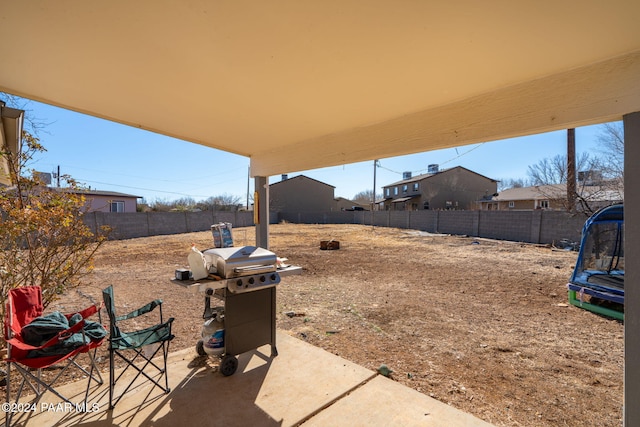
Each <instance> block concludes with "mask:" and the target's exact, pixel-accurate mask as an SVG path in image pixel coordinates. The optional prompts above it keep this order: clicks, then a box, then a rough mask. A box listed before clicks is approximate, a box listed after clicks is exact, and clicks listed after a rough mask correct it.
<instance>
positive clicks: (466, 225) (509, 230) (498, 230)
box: [278, 210, 587, 244]
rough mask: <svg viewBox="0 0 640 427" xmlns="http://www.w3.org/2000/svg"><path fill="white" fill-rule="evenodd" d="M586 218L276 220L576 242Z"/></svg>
mask: <svg viewBox="0 0 640 427" xmlns="http://www.w3.org/2000/svg"><path fill="white" fill-rule="evenodd" d="M586 219H587V217H586V216H585V215H583V214H579V215H570V214H568V213H565V212H558V211H545V210H529V211H438V210H420V211H375V212H359V211H355V212H325V213H298V214H287V215H285V214H282V213H281V214H279V215H278V220H279V221H288V222H295V223H306V224H364V225H371V224H373V225H374V226H378V227H397V228H407V229H412V230H421V231H426V232H429V233H442V234H457V235H467V236H474V237H485V238H490V239H500V240H512V241H516V242H528V243H545V244H546V243H554V242H559V241H560V240H562V239H567V240H569V241H571V242H579V241H580V234H581V232H582V226H583V225H584V222H585V221H586Z"/></svg>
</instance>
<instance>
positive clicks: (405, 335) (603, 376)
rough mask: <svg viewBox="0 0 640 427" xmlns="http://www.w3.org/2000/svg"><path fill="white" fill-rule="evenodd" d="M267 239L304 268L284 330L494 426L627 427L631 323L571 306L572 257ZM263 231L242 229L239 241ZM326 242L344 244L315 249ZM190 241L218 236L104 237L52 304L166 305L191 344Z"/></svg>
mask: <svg viewBox="0 0 640 427" xmlns="http://www.w3.org/2000/svg"><path fill="white" fill-rule="evenodd" d="M270 232H271V235H270V249H271V250H272V251H274V252H275V253H276V254H277V255H278V256H280V257H286V258H288V259H289V261H290V262H291V263H292V264H295V265H299V266H302V267H303V269H304V270H303V274H302V275H300V276H290V277H286V278H284V279H283V281H282V283H281V284H280V285H278V294H277V295H278V303H277V307H278V309H277V314H276V315H277V327H278V329H280V330H283V331H286V332H288V333H289V334H291V335H293V336H295V337H298V338H299V339H302V340H306V341H307V342H309V343H311V344H313V345H316V346H318V347H321V348H323V349H325V350H327V351H329V352H331V353H334V354H337V355H339V356H341V357H343V358H345V359H348V360H351V361H353V362H355V363H357V364H359V365H361V366H364V367H366V368H369V369H372V370H375V369H377V368H378V367H379V366H380V365H381V364H383V363H384V364H386V365H387V366H389V367H390V368H391V369H392V370H393V374H392V375H391V377H392V378H393V379H394V380H396V381H398V382H400V383H402V384H404V385H406V386H408V387H411V388H413V389H415V390H418V391H419V392H421V393H424V394H426V395H429V396H432V397H433V398H435V399H438V400H440V401H442V402H445V403H447V404H450V405H452V406H454V407H456V408H458V409H461V410H463V411H466V412H469V413H472V414H474V415H475V416H477V417H479V418H481V419H483V420H486V421H488V422H490V423H493V424H495V425H497V426H559V425H568V426H619V425H621V424H622V401H623V398H622V397H623V385H622V378H623V365H624V356H623V341H624V340H623V325H622V323H620V322H618V321H615V320H611V319H607V318H604V317H600V316H598V315H595V314H593V313H590V312H587V311H585V310H581V309H579V308H576V307H573V306H568V305H567V291H566V288H565V284H566V282H567V279H568V278H569V276H570V274H571V272H572V269H573V266H574V263H575V260H576V256H577V254H576V253H575V252H568V251H563V250H557V249H554V248H550V247H543V246H539V245H531V244H521V243H514V242H505V241H495V240H487V239H476V238H471V237H460V236H435V235H429V234H427V233H421V232H418V231H412V230H402V229H394V228H375V229H373V228H372V227H370V226H360V225H294V224H277V225H272V226H271V227H270ZM254 236H255V235H254V229H253V228H252V227H251V228H246V229H245V228H242V229H234V238H235V242H236V246H241V245H250V244H252V243H253V242H254V241H255V240H254V239H255V237H254ZM330 239H334V240H337V241H339V242H340V249H339V250H331V251H323V250H320V241H321V240H330ZM192 242H193V243H195V244H196V245H197V247H198V248H200V249H206V248H209V247H211V246H212V245H213V240H212V237H211V233H209V232H201V233H190V234H181V235H172V236H156V237H149V238H140V239H130V240H124V241H112V242H108V243H107V244H106V245H105V246H104V247H103V248H102V249H101V251H100V253H99V254H98V256H97V259H96V262H95V271H94V272H93V273H92V274H91V275H90V276H89V277H87V278H86V279H85V284H83V285H82V287H81V288H79V289H76V290H72V291H69V293H68V294H67V295H65V296H63V298H62V299H61V300H60V301H58V302H56V303H54V305H53V306H51V307H49V310H54V309H59V310H61V311H73V310H75V309H76V308H79V307H82V306H84V305H86V304H87V303H88V301H89V300H90V299H93V300H96V301H100V300H101V289H102V288H103V287H106V286H107V285H109V284H113V285H114V287H115V295H116V301H117V303H118V309H119V311H120V313H124V312H125V311H128V310H131V309H133V308H137V306H139V305H142V304H143V303H146V302H148V301H149V300H150V299H151V298H162V299H164V301H165V305H164V309H165V314H166V315H168V316H173V317H175V318H176V320H175V323H174V331H175V334H176V339H175V340H174V341H173V342H172V344H171V346H172V350H177V349H181V348H186V347H191V346H195V343H196V341H197V340H198V338H199V335H200V329H201V326H202V311H203V308H204V307H203V306H204V298H203V295H202V294H197V293H196V294H193V293H191V292H189V291H187V290H185V289H183V288H181V287H179V286H177V285H175V284H172V283H171V282H170V279H171V278H172V277H173V274H174V270H175V269H176V268H180V267H188V263H187V255H188V253H189V249H190V246H191V243H192ZM286 313H288V315H287V314H286ZM105 350H106V346H103V348H102V349H101V352H102V356H101V366H102V368H103V369H104V372H107V368H108V366H107V365H108V359H107V358H106V353H105Z"/></svg>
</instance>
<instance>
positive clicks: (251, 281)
mask: <svg viewBox="0 0 640 427" xmlns="http://www.w3.org/2000/svg"><path fill="white" fill-rule="evenodd" d="M255 281H256V280H255V279H254V278H253V277H249V284H250V285H253V283H254V282H255Z"/></svg>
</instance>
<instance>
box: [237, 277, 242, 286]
mask: <svg viewBox="0 0 640 427" xmlns="http://www.w3.org/2000/svg"><path fill="white" fill-rule="evenodd" d="M236 286H238V287H241V286H242V279H238V280H237V281H236Z"/></svg>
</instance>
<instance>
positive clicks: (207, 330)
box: [202, 312, 224, 356]
mask: <svg viewBox="0 0 640 427" xmlns="http://www.w3.org/2000/svg"><path fill="white" fill-rule="evenodd" d="M202 343H203V346H204V351H205V353H207V354H208V355H209V356H221V355H222V354H223V353H224V314H221V312H217V313H215V314H214V316H213V317H212V318H210V319H207V320H206V321H205V322H204V325H203V326H202Z"/></svg>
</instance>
